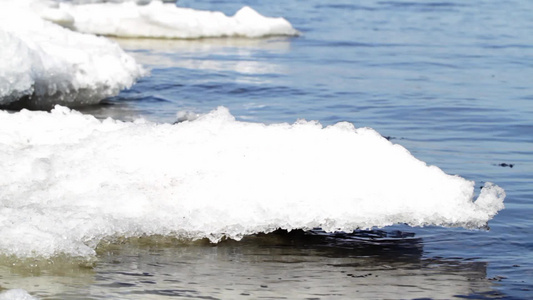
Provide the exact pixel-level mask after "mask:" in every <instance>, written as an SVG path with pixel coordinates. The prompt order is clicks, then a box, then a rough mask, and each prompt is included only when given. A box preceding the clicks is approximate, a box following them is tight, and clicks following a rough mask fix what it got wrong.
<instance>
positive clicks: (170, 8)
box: [42, 0, 298, 39]
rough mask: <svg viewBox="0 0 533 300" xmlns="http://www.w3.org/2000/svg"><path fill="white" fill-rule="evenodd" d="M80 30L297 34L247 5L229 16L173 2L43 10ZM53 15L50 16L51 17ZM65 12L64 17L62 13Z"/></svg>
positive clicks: (184, 35) (139, 34)
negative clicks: (177, 4)
mask: <svg viewBox="0 0 533 300" xmlns="http://www.w3.org/2000/svg"><path fill="white" fill-rule="evenodd" d="M42 15H43V17H45V18H48V19H49V20H51V21H53V22H57V23H60V24H69V26H72V28H74V29H75V30H77V31H80V32H87V33H93V34H99V35H108V36H117V37H128V38H173V39H175V38H179V39H192V38H206V37H236V36H238V37H249V38H257V37H265V36H273V35H282V36H294V35H298V31H297V30H295V29H294V28H293V27H292V25H291V24H290V23H289V22H288V21H287V20H285V19H284V18H279V17H278V18H270V17H265V16H262V15H261V14H259V13H258V12H256V11H255V10H254V9H252V8H251V7H248V6H245V7H243V8H241V9H240V10H239V11H237V12H236V13H235V15H234V16H231V17H228V16H226V15H225V14H223V13H222V12H217V11H202V10H195V9H190V8H182V7H178V6H176V5H175V4H174V3H163V2H162V1H158V0H155V1H151V2H149V3H148V4H146V5H139V4H137V2H135V1H125V2H121V3H115V2H112V3H87V4H71V3H68V2H66V3H60V4H59V5H58V6H56V7H50V8H48V9H46V10H45V12H43V13H42ZM48 16H50V17H48ZM60 16H62V17H60Z"/></svg>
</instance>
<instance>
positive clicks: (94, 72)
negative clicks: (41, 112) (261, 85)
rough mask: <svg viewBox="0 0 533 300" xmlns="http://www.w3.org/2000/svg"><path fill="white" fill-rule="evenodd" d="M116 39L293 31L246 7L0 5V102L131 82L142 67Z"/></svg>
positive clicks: (15, 103) (94, 98) (93, 91)
mask: <svg viewBox="0 0 533 300" xmlns="http://www.w3.org/2000/svg"><path fill="white" fill-rule="evenodd" d="M71 29H73V30H77V31H81V32H86V33H92V34H99V35H112V36H120V37H148V38H203V37H222V36H243V37H262V36H270V35H296V34H297V33H298V32H297V31H296V30H295V29H294V28H292V26H291V25H290V23H289V22H287V21H286V20H285V19H283V18H267V17H263V16H262V15H260V14H258V13H257V12H256V11H254V10H253V9H252V8H250V7H243V8H242V9H241V10H239V12H237V13H236V15H235V16H233V17H227V16H225V15H224V14H222V13H221V12H209V11H197V10H193V9H186V8H179V7H176V6H175V5H174V4H169V3H163V2H161V1H152V2H150V3H149V4H147V5H138V4H137V3H136V2H132V1H130V2H128V1H126V2H122V3H114V2H113V3H90V4H78V5H74V4H72V3H58V2H53V1H37V0H17V1H15V0H11V1H10V0H6V1H2V2H0V45H1V46H0V55H1V56H2V57H3V58H9V59H2V61H1V62H0V107H10V108H22V107H26V108H33V109H50V108H52V107H53V105H55V104H61V105H65V106H69V107H77V106H84V105H91V104H96V103H99V102H100V101H101V100H103V99H105V98H107V97H111V96H115V95H117V94H118V93H119V92H120V91H121V90H123V89H126V88H129V87H131V86H132V85H133V84H134V83H135V82H136V80H137V79H139V78H140V77H141V76H143V75H146V71H145V70H143V68H142V67H141V66H140V65H138V64H137V63H136V62H135V60H134V59H133V58H132V57H131V56H130V55H129V54H127V53H125V52H124V51H123V50H122V49H120V47H119V46H118V45H117V44H116V43H115V42H112V41H110V40H108V39H106V38H103V37H97V36H94V35H92V34H83V33H78V32H75V31H72V30H71Z"/></svg>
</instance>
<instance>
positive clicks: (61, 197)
mask: <svg viewBox="0 0 533 300" xmlns="http://www.w3.org/2000/svg"><path fill="white" fill-rule="evenodd" d="M0 169H2V170H3V172H1V173H0V203H1V204H0V235H1V236H2V239H1V240H0V253H3V254H5V255H16V256H19V257H33V256H44V257H48V256H54V255H59V254H67V255H71V256H82V257H91V256H93V255H94V254H95V248H96V247H97V246H98V244H99V243H100V242H101V241H103V240H111V241H112V240H113V238H117V237H138V236H146V235H148V236H150V235H163V236H175V237H178V238H186V239H201V238H209V239H210V240H211V241H213V242H216V241H219V240H220V239H221V238H223V237H229V238H234V239H240V238H241V237H243V236H244V235H248V234H253V233H258V232H271V231H273V230H276V229H278V228H282V229H287V230H292V229H304V230H309V229H313V228H317V227H320V228H322V229H323V230H325V231H329V232H331V231H337V230H341V231H352V230H354V229H357V228H371V227H383V226H388V225H392V224H396V223H406V224H409V225H411V226H425V225H439V226H463V227H467V228H479V227H483V226H485V225H486V224H487V222H488V221H489V220H490V219H491V218H492V217H493V216H494V215H495V214H496V213H497V212H498V211H499V210H501V209H503V199H504V197H505V193H504V191H503V190H502V189H501V188H499V187H497V186H495V185H492V184H490V183H487V184H486V185H485V187H484V188H483V189H482V190H481V194H480V195H479V196H478V197H477V199H476V200H475V201H474V199H475V195H474V182H472V181H468V180H465V179H463V178H461V177H459V176H451V175H447V174H445V173H444V172H443V171H442V170H440V169H439V168H437V167H435V166H428V165H426V164H425V163H424V162H422V161H419V160H417V159H416V158H414V157H413V156H412V155H411V154H410V153H409V152H408V151H407V150H406V149H405V148H403V147H402V146H400V145H395V144H392V143H390V142H389V141H387V140H386V139H385V138H383V137H381V136H380V135H379V134H378V133H377V132H376V131H374V130H372V129H369V128H354V127H353V125H351V124H349V123H339V124H336V125H333V126H328V127H323V126H322V125H320V124H318V123H316V122H307V121H298V122H296V123H295V124H272V125H265V124H260V123H247V122H240V121H236V120H235V119H234V117H233V116H232V115H231V114H230V113H229V112H228V111H227V109H225V108H219V109H217V110H215V111H213V112H211V113H209V114H206V115H202V116H200V117H199V118H198V119H196V120H194V121H184V122H181V123H178V124H175V125H171V124H156V123H151V122H148V121H144V120H138V121H135V122H121V121H116V120H113V119H107V120H103V121H100V120H97V119H95V118H94V117H92V116H88V115H82V114H81V113H78V112H76V111H71V110H69V109H67V108H64V107H56V108H55V109H54V110H53V111H52V112H50V113H48V112H30V111H21V112H19V113H14V114H10V113H7V112H0Z"/></svg>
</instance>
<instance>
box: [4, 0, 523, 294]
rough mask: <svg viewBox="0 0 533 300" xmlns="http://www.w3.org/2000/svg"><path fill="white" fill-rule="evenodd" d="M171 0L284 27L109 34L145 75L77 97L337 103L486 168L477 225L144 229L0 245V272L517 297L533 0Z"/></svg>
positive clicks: (164, 288)
mask: <svg viewBox="0 0 533 300" xmlns="http://www.w3.org/2000/svg"><path fill="white" fill-rule="evenodd" d="M179 3H180V5H183V6H190V7H193V8H199V9H211V10H221V11H224V12H226V13H227V14H233V13H234V12H235V11H236V10H237V9H238V8H240V7H241V6H242V5H243V4H247V5H250V6H251V7H253V8H255V9H257V10H258V11H259V12H260V13H262V14H264V15H270V16H283V17H285V18H287V19H288V20H289V21H290V22H291V23H292V24H293V25H294V27H295V28H297V29H298V30H299V31H301V32H302V36H300V37H296V38H278V37H272V38H267V39H204V40H187V41H170V40H169V41H158V40H118V42H119V43H120V44H121V46H122V47H123V48H125V49H126V50H127V51H128V52H130V53H131V54H133V55H134V56H135V57H136V59H137V60H138V61H139V62H141V63H143V64H144V65H145V66H147V67H148V68H150V69H151V76H150V77H146V78H143V79H142V80H141V81H140V82H138V84H137V85H135V86H134V87H133V88H132V89H131V90H129V91H124V92H123V93H121V94H120V95H119V96H118V97H115V98H113V99H108V100H106V101H105V103H104V104H102V105H99V106H95V107H89V108H85V109H83V112H85V113H91V114H94V115H96V116H98V117H101V118H104V117H107V116H111V117H114V118H118V119H124V120H131V119H134V118H136V117H137V116H143V117H145V118H147V119H150V120H154V121H157V122H174V121H175V120H176V112H177V111H184V110H189V111H194V112H196V113H206V112H208V111H211V110H213V109H215V108H216V107H217V106H221V105H222V106H226V107H228V108H229V109H230V110H231V112H232V113H233V114H234V115H235V116H236V117H237V118H239V119H241V120H246V121H253V122H263V123H273V122H294V121H295V120H297V119H300V118H303V119H308V120H310V119H312V120H319V121H320V122H321V123H323V124H332V123H335V122H338V121H349V122H352V123H354V124H355V125H356V126H357V127H365V126H368V127H372V128H374V129H376V130H378V131H379V132H380V133H381V134H382V135H384V136H386V137H388V138H390V140H391V141H392V142H394V143H398V144H401V145H403V146H405V147H406V148H408V149H409V150H410V151H411V152H412V153H413V154H414V155H415V156H416V157H417V158H419V159H421V160H423V161H425V162H427V163H428V164H433V165H437V166H439V167H440V168H442V169H443V170H444V171H445V172H447V173H449V174H459V175H461V176H462V177H465V178H467V179H470V180H475V181H476V183H477V184H478V185H479V186H481V185H482V182H484V181H492V182H495V183H497V184H498V185H500V186H501V187H503V188H504V189H505V190H506V193H507V198H506V200H505V205H506V209H505V210H503V211H502V212H500V213H499V214H498V215H497V216H496V217H495V218H494V219H493V220H492V221H491V222H490V223H489V226H490V230H486V231H485V230H479V231H469V230H464V229H449V228H431V227H428V228H410V227H407V226H402V225H397V226H394V227H390V228H384V229H383V231H373V232H359V233H357V234H353V235H341V236H331V235H330V236H327V235H324V234H322V233H320V232H315V233H313V234H311V233H302V232H292V233H283V232H277V233H275V234H271V235H266V236H263V235H261V236H257V237H249V238H247V239H245V240H243V241H241V242H232V241H226V242H223V243H220V244H218V245H211V244H208V243H204V242H196V243H188V244H185V245H184V244H183V242H181V241H175V240H172V239H170V238H157V237H154V238H150V239H146V240H143V239H141V240H135V241H131V240H125V241H124V243H122V244H112V245H107V246H102V247H100V248H99V249H98V257H97V260H96V261H94V262H90V263H79V262H76V261H72V260H70V259H66V258H65V259H61V258H57V259H54V260H53V261H23V262H21V261H12V260H10V259H7V258H6V259H4V261H3V263H2V266H1V267H0V287H1V288H6V289H7V288H16V287H20V288H24V289H26V290H28V291H29V292H30V293H32V294H34V295H36V296H39V297H42V298H43V299H80V298H87V299H97V298H98V299H99V298H112V299H159V298H163V297H166V296H171V297H175V298H178V299H179V298H196V299H235V298H248V299H258V298H267V299H332V298H338V299H342V298H343V299H368V298H375V299H383V298H387V299H393V298H401V299H410V298H437V299H449V298H452V297H459V298H474V299H478V298H517V299H525V298H529V297H532V296H531V295H533V291H532V289H533V280H532V278H533V263H532V262H533V242H532V240H533V234H532V230H531V229H532V225H533V220H532V217H531V216H532V215H533V205H532V201H533V199H532V198H533V184H532V182H533V159H532V157H533V134H532V133H533V88H532V85H531V83H532V80H533V35H531V32H533V18H531V16H533V2H531V1H526V0H523V1H520V0H517V1H508V2H494V1H476V2H475V3H474V2H472V3H467V2H464V1H420V2H418V1H359V2H357V4H354V3H353V1H335V3H326V2H320V1H315V0H313V1H292V2H286V1H268V2H265V1H263V2H261V1H251V0H250V1H244V2H234V1H224V2H223V3H221V1H214V0H213V1H180V2H179ZM322 175H324V176H327V174H322ZM383 188H384V189H386V188H387V186H386V184H384V186H383Z"/></svg>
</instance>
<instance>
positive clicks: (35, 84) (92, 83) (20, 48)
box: [0, 0, 144, 108]
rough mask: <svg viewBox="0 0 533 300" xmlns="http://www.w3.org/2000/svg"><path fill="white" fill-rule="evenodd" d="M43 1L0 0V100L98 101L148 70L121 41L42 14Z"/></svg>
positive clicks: (38, 104)
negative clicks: (68, 26)
mask: <svg viewBox="0 0 533 300" xmlns="http://www.w3.org/2000/svg"><path fill="white" fill-rule="evenodd" d="M41 4H42V3H40V2H35V1H23V0H21V1H2V2H1V3H0V56H1V57H3V58H5V59H2V60H1V61H0V106H9V105H13V102H17V101H19V100H22V102H21V103H20V104H19V105H18V106H29V107H34V108H51V107H53V105H54V104H63V105H68V106H80V105H87V104H95V103H98V102H99V101H101V100H102V99H103V98H106V97H110V96H114V95H117V94H118V93H119V92H120V90H122V89H125V88H128V87H130V86H131V85H132V84H133V83H134V82H135V81H136V80H137V79H138V78H139V77H140V76H142V75H143V74H144V71H143V69H142V68H141V67H140V66H139V65H138V64H137V63H136V62H135V60H134V59H133V58H132V57H131V56H130V55H128V54H126V53H125V52H124V51H123V50H122V49H120V47H119V46H118V45H117V44H116V43H114V42H111V41H109V40H107V39H105V38H102V37H96V36H93V35H88V34H81V33H77V32H73V31H71V30H68V29H65V28H63V27H61V26H58V25H56V24H53V23H51V22H48V21H45V20H43V19H42V18H41V17H40V16H39V15H37V14H36V13H34V12H32V11H33V10H39V11H41V10H40V8H41V7H42V5H41ZM43 13H46V11H43ZM48 15H49V16H52V15H53V14H52V13H48ZM53 16H55V17H56V19H65V17H64V16H61V15H60V14H55V15H53ZM50 18H52V17H50ZM58 22H59V21H58ZM65 22H66V21H65Z"/></svg>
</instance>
